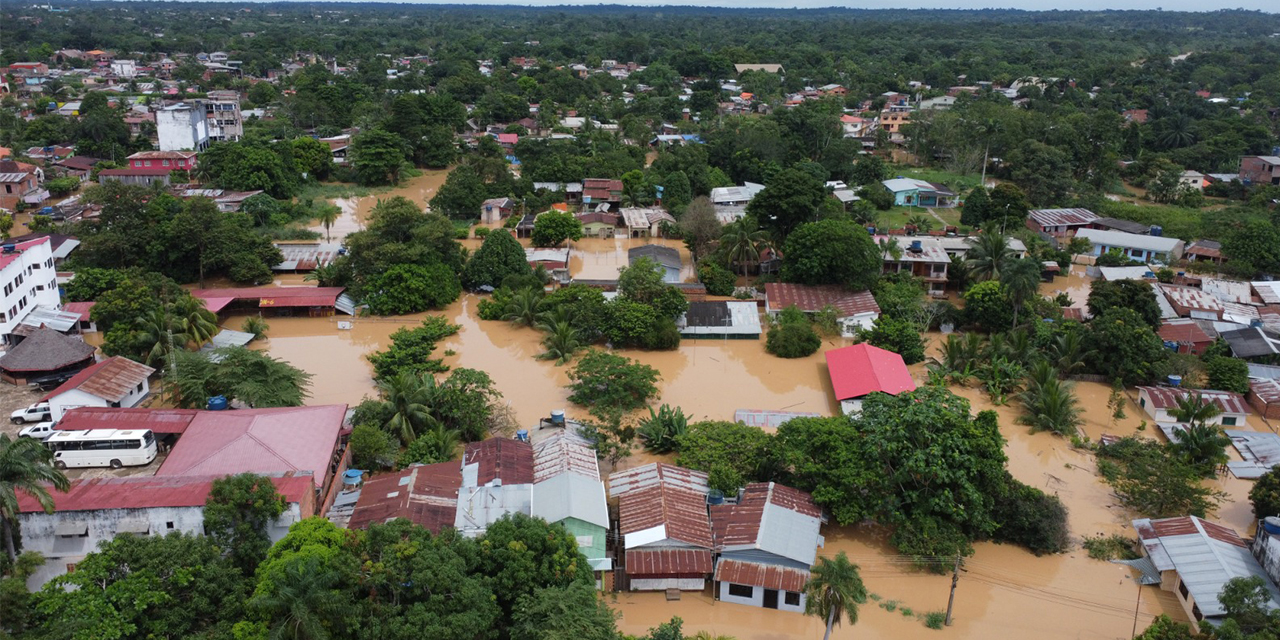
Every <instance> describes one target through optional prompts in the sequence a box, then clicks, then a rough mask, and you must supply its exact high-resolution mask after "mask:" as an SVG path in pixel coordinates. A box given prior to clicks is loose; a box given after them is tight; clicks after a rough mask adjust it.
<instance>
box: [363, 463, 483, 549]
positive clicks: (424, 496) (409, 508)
mask: <svg viewBox="0 0 1280 640" xmlns="http://www.w3.org/2000/svg"><path fill="white" fill-rule="evenodd" d="M461 485H462V469H461V467H460V466H459V464H458V463H457V462H456V461H455V462H441V463H439V464H428V465H416V466H413V467H409V468H408V469H405V470H404V471H402V472H400V473H384V474H382V475H378V476H375V477H373V478H372V479H370V480H369V481H368V482H365V483H364V486H363V487H361V489H360V498H359V499H358V500H357V501H356V506H355V509H354V510H353V511H352V513H351V520H350V522H349V523H348V525H347V526H348V528H350V529H364V528H367V527H368V526H369V525H370V524H376V523H380V522H387V521H389V520H394V519H395V518H404V519H406V520H409V521H410V522H413V523H414V524H417V525H420V526H422V527H425V528H426V529H428V530H430V531H431V532H432V533H439V532H440V530H441V529H444V528H445V527H451V526H453V521H454V518H455V517H456V515H457V510H458V487H459V486H461Z"/></svg>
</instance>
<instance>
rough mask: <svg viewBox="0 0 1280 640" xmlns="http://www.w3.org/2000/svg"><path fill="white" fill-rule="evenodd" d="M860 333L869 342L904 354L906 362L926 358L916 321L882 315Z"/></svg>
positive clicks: (903, 357)
mask: <svg viewBox="0 0 1280 640" xmlns="http://www.w3.org/2000/svg"><path fill="white" fill-rule="evenodd" d="M859 334H860V335H861V336H862V339H863V340H865V341H866V342H867V343H868V344H871V345H874V346H877V347H880V348H881V349H888V350H889V351H892V352H894V353H896V354H898V355H900V356H902V361H903V362H905V363H906V364H915V363H917V362H921V361H923V360H924V340H922V339H921V338H920V331H919V330H918V329H917V328H916V325H915V323H913V322H911V321H910V320H906V319H904V318H892V317H889V316H885V315H881V316H880V317H878V318H876V320H875V323H873V324H872V326H871V329H864V330H861V331H859Z"/></svg>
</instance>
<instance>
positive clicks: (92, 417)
mask: <svg viewBox="0 0 1280 640" xmlns="http://www.w3.org/2000/svg"><path fill="white" fill-rule="evenodd" d="M199 413H201V412H200V411H197V410H195V409H139V408H133V409H116V408H110V407H78V408H76V409H71V410H70V411H67V413H66V414H64V415H63V416H62V420H60V421H59V422H58V423H57V424H55V425H54V426H53V428H55V429H58V430H62V431H84V430H91V429H150V430H151V431H152V432H153V433H184V432H186V430H187V427H188V426H190V424H191V421H192V420H193V419H195V417H196V415H198V414H199Z"/></svg>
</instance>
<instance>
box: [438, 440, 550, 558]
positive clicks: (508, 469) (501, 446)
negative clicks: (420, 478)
mask: <svg viewBox="0 0 1280 640" xmlns="http://www.w3.org/2000/svg"><path fill="white" fill-rule="evenodd" d="M533 480H534V476H533V450H532V448H531V447H530V445H529V443H527V442H521V441H519V440H511V439H507V438H489V439H487V440H482V441H480V442H471V443H468V444H467V448H466V451H465V452H464V453H463V455H462V485H461V487H460V488H459V489H458V509H457V513H456V515H455V517H454V521H453V528H455V529H457V530H458V531H459V532H461V533H462V534H463V535H465V536H470V537H475V536H479V535H481V534H483V533H484V532H485V530H486V529H488V528H489V525H491V524H493V523H494V522H497V521H498V520H499V519H500V518H502V517H503V516H505V515H507V514H509V513H525V514H527V513H529V507H530V504H531V502H532V500H533Z"/></svg>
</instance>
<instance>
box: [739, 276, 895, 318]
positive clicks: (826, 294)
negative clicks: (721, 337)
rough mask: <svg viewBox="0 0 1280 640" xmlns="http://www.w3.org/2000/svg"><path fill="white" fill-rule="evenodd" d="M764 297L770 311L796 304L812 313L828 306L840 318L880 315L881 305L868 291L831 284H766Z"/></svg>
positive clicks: (780, 309)
mask: <svg viewBox="0 0 1280 640" xmlns="http://www.w3.org/2000/svg"><path fill="white" fill-rule="evenodd" d="M764 296H765V301H766V302H767V304H768V308H769V311H770V312H774V311H782V310H783V309H786V308H787V307H790V306H791V305H795V306H796V307H797V308H798V309H800V310H801V311H806V312H810V313H813V312H817V311H821V310H822V309H824V308H825V307H827V306H828V305H830V306H832V307H835V309H836V311H839V312H841V314H842V315H841V317H848V316H854V315H858V314H860V313H876V314H878V313H880V305H878V304H876V299H875V296H872V295H871V292H870V291H849V290H848V289H845V288H843V287H838V286H833V285H822V286H810V285H804V284H791V283H783V282H769V283H766V284H765V285H764Z"/></svg>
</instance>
